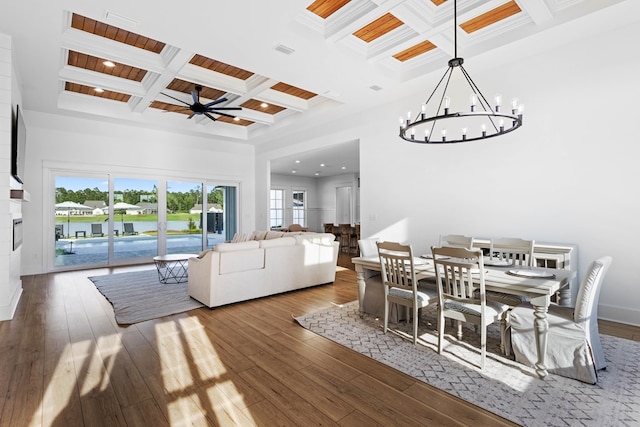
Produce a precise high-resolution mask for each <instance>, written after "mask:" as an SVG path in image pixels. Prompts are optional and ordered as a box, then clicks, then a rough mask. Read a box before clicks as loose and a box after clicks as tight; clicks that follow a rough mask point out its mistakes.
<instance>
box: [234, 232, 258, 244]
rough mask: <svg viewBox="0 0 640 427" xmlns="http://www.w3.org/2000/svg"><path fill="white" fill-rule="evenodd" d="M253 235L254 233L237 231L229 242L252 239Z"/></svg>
mask: <svg viewBox="0 0 640 427" xmlns="http://www.w3.org/2000/svg"><path fill="white" fill-rule="evenodd" d="M252 236H253V234H252V233H236V234H234V235H233V239H231V242H229V243H239V242H246V241H247V240H251V237H252Z"/></svg>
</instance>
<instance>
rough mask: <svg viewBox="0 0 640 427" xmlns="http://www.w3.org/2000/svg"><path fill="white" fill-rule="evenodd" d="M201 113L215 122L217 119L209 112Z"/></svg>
mask: <svg viewBox="0 0 640 427" xmlns="http://www.w3.org/2000/svg"><path fill="white" fill-rule="evenodd" d="M203 114H204V115H205V116H207V117H209V118H210V119H211V120H213V121H214V122H215V121H216V120H218V119H216V118H215V117H213V116H212V115H211V114H209V113H206V112H205V113H203Z"/></svg>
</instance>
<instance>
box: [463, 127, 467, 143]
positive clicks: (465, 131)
mask: <svg viewBox="0 0 640 427" xmlns="http://www.w3.org/2000/svg"><path fill="white" fill-rule="evenodd" d="M462 140H463V141H466V140H467V128H462Z"/></svg>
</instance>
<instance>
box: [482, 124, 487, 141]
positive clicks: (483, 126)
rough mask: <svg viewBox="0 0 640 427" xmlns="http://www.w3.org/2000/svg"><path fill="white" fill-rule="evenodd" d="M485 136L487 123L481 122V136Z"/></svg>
mask: <svg viewBox="0 0 640 427" xmlns="http://www.w3.org/2000/svg"><path fill="white" fill-rule="evenodd" d="M485 136H487V125H485V124H484V123H483V124H482V137H483V138H484V137H485Z"/></svg>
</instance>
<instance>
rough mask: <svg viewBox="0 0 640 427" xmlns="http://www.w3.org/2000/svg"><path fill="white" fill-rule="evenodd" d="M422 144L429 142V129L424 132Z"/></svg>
mask: <svg viewBox="0 0 640 427" xmlns="http://www.w3.org/2000/svg"><path fill="white" fill-rule="evenodd" d="M424 142H429V128H427V129H425V130H424Z"/></svg>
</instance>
